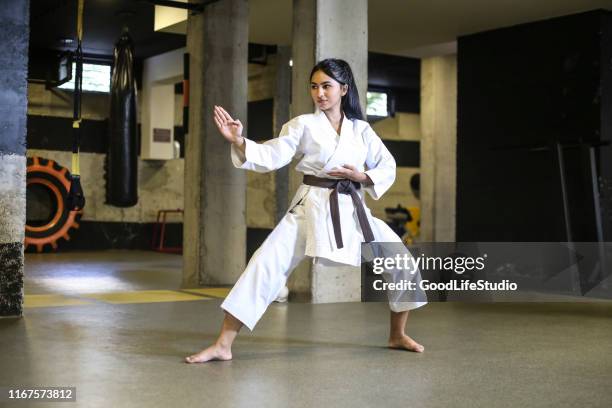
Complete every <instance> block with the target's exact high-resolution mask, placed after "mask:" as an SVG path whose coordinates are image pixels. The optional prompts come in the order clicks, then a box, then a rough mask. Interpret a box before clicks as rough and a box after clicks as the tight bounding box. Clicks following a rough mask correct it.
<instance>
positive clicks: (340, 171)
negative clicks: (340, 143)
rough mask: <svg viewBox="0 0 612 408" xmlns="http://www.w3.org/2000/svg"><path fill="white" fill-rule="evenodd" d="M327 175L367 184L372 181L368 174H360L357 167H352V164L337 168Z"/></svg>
mask: <svg viewBox="0 0 612 408" xmlns="http://www.w3.org/2000/svg"><path fill="white" fill-rule="evenodd" d="M327 174H328V175H329V176H332V177H342V178H345V179H349V180H352V181H356V182H358V183H365V182H367V181H368V180H369V179H370V178H369V177H368V175H367V174H365V173H362V172H360V171H359V170H357V168H356V167H355V166H351V165H350V164H344V165H343V166H342V167H336V168H334V169H333V170H331V171H328V172H327Z"/></svg>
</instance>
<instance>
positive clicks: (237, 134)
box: [213, 105, 243, 144]
mask: <svg viewBox="0 0 612 408" xmlns="http://www.w3.org/2000/svg"><path fill="white" fill-rule="evenodd" d="M213 119H214V120H215V124H216V125H217V129H219V133H221V135H223V137H224V138H225V139H227V141H228V142H230V143H236V144H241V143H242V129H243V127H242V123H240V120H238V119H236V120H234V119H232V117H231V116H230V114H229V113H227V111H226V110H225V109H223V108H222V107H221V106H217V105H215V109H214V112H213Z"/></svg>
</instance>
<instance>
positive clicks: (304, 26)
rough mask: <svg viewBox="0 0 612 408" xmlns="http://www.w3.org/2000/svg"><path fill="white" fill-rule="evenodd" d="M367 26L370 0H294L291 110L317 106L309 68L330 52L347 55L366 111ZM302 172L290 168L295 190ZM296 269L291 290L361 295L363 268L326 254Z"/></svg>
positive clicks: (323, 296)
mask: <svg viewBox="0 0 612 408" xmlns="http://www.w3.org/2000/svg"><path fill="white" fill-rule="evenodd" d="M367 27H368V1H367V0H294V2H293V69H292V96H291V110H292V111H291V115H292V116H297V115H300V114H303V113H312V112H313V111H314V107H313V104H312V99H311V97H310V91H309V85H310V70H311V69H312V67H313V66H314V64H315V63H316V62H317V61H320V60H322V59H325V58H331V57H333V58H341V59H344V60H346V61H347V62H348V63H349V64H350V65H351V68H352V69H353V74H354V76H355V80H356V82H357V86H358V88H359V96H360V100H361V105H362V108H363V110H364V112H365V101H366V91H367V84H368V81H367V78H368V72H367V69H368V29H367ZM293 167H294V165H292V168H293ZM301 178H302V174H301V173H299V174H298V173H296V172H295V171H294V170H293V169H291V170H290V195H292V194H293V193H294V192H295V190H296V189H297V187H298V186H299V185H300V183H301ZM294 275H295V276H292V279H291V280H290V281H289V287H290V289H291V290H292V292H294V293H296V294H297V295H298V297H306V298H309V299H310V300H311V301H312V302H313V303H325V302H341V301H350V300H356V301H359V300H360V299H361V294H360V279H361V275H360V270H359V268H356V267H351V266H343V267H338V265H334V266H333V267H332V266H331V265H330V264H329V262H326V261H325V260H320V259H315V260H313V262H312V264H306V263H303V264H302V265H300V266H299V267H298V268H297V269H296V271H295V272H294Z"/></svg>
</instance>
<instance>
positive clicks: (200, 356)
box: [185, 343, 232, 364]
mask: <svg viewBox="0 0 612 408" xmlns="http://www.w3.org/2000/svg"><path fill="white" fill-rule="evenodd" d="M231 359H232V351H231V349H229V348H224V347H221V346H220V345H218V344H217V343H215V344H213V345H212V346H210V347H208V348H206V349H204V350H202V351H200V352H199V353H196V354H193V355H191V356H189V357H185V362H186V363H189V364H193V363H205V362H207V361H211V360H222V361H226V360H231Z"/></svg>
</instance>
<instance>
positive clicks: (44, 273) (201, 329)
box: [0, 251, 612, 408]
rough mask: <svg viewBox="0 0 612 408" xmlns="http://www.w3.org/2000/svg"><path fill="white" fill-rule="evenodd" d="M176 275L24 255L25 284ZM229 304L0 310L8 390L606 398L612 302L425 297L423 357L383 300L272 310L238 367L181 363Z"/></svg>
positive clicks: (133, 256)
mask: <svg viewBox="0 0 612 408" xmlns="http://www.w3.org/2000/svg"><path fill="white" fill-rule="evenodd" d="M180 268H181V261H180V257H179V256H176V255H163V254H151V253H149V252H116V251H115V252H113V251H109V252H96V253H72V254H57V255H28V256H27V258H26V284H25V290H26V296H27V295H28V294H29V293H31V294H32V295H37V294H38V295H44V294H64V295H66V296H69V297H71V298H74V299H78V298H83V299H86V300H87V299H89V298H88V295H87V293H93V292H105V291H108V292H109V293H110V292H114V291H132V293H134V292H137V291H139V290H143V291H146V290H155V289H168V290H180V277H181V272H180ZM81 276H84V277H86V278H81ZM87 282H90V283H89V284H88V283H87ZM88 285H89V286H88ZM102 299H103V298H102ZM26 303H27V301H26ZM220 303H221V300H220V299H214V298H210V297H207V298H204V297H202V298H200V299H195V300H188V301H185V300H181V301H155V302H150V303H108V302H105V301H103V300H96V299H94V300H93V301H91V300H88V301H87V303H84V304H76V305H67V306H46V307H43V306H40V304H39V305H38V306H39V307H27V308H26V309H25V316H24V318H22V319H0V367H1V370H0V386H19V387H22V388H24V387H34V386H75V387H76V388H77V403H76V404H72V405H69V404H67V403H64V404H62V405H58V404H57V403H33V404H32V406H35V407H43V406H49V407H56V406H78V407H109V406H113V407H168V406H173V407H192V406H193V407H267V408H271V407H372V406H377V407H381V408H382V407H449V406H450V407H517V406H519V407H553V406H554V407H578V406H581V407H582V406H584V407H606V408H608V407H610V406H612V303H610V302H593V303H496V304H459V303H431V304H429V305H427V306H425V307H424V308H421V309H418V310H416V311H414V312H412V315H411V317H410V320H409V327H408V334H410V335H411V336H413V337H414V338H415V339H416V340H417V341H419V342H421V343H422V344H423V345H424V346H425V348H426V350H425V353H423V354H416V353H410V352H404V351H398V350H390V349H387V348H386V347H385V344H386V339H387V328H388V318H389V316H388V309H387V306H386V304H378V303H367V304H366V303H336V304H323V305H313V304H307V303H289V304H277V303H274V304H272V305H271V306H270V308H269V309H268V311H267V313H266V314H265V315H264V317H263V319H262V320H261V321H260V322H259V324H258V326H257V327H256V328H255V331H254V332H252V333H250V332H249V331H248V329H243V331H242V332H241V334H240V336H239V337H238V340H237V341H236V343H235V345H234V350H233V352H234V360H233V361H228V362H212V363H206V364H197V365H188V364H185V363H183V357H184V356H186V355H188V354H191V353H193V352H195V351H197V350H199V349H200V348H201V347H203V346H206V345H208V344H209V343H210V342H211V341H213V340H214V339H215V336H216V334H217V331H218V329H219V327H220V324H221V321H222V318H223V314H222V312H221V309H220V308H219V304H220ZM14 406H28V405H27V404H25V403H20V404H14Z"/></svg>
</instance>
